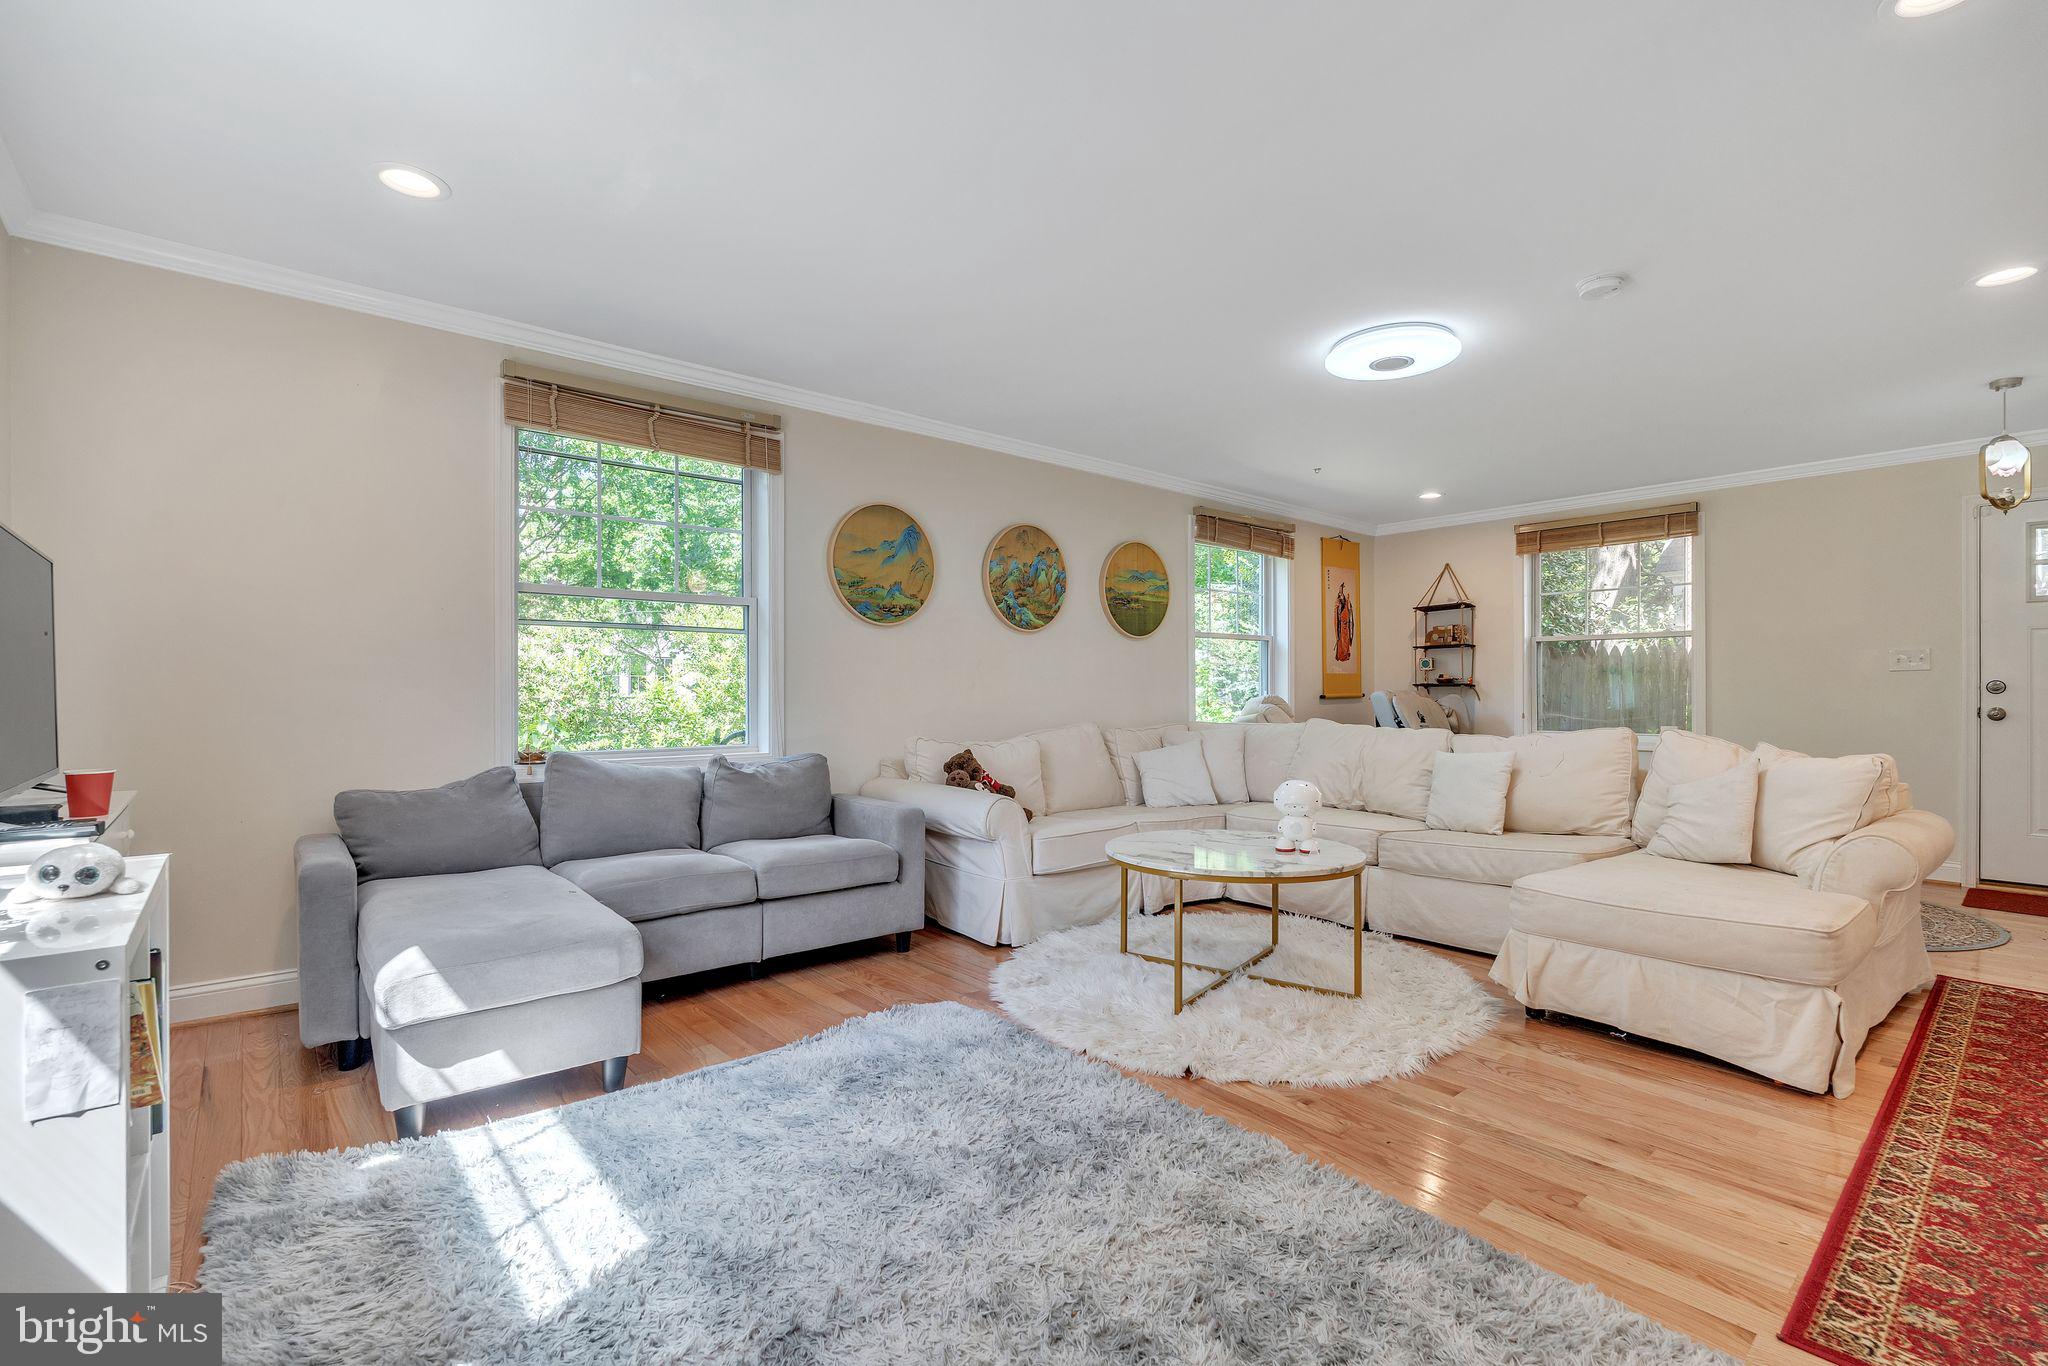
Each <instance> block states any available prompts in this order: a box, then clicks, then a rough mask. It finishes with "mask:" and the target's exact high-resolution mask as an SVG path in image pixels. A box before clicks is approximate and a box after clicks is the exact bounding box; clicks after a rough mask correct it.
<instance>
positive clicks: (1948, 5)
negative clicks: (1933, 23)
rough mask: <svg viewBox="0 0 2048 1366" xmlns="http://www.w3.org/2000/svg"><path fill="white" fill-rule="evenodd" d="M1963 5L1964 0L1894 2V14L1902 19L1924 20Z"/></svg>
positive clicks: (1901, 0)
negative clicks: (1931, 15)
mask: <svg viewBox="0 0 2048 1366" xmlns="http://www.w3.org/2000/svg"><path fill="white" fill-rule="evenodd" d="M1962 3H1963V0H1892V13H1893V14H1896V15H1898V16H1899V17H1900V18H1901V19H1924V18H1926V17H1927V16H1928V15H1930V14H1939V13H1941V12H1942V11H1943V10H1945V9H1954V8H1955V7H1956V6H1957V5H1960V4H1962Z"/></svg>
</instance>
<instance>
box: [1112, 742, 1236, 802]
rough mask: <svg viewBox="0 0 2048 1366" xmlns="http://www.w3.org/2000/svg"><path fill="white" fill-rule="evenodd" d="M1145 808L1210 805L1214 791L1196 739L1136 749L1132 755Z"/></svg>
mask: <svg viewBox="0 0 2048 1366" xmlns="http://www.w3.org/2000/svg"><path fill="white" fill-rule="evenodd" d="M1132 762H1133V763H1135V764H1137V766H1138V785H1139V788H1140V790H1141V791H1142V792H1143V794H1144V797H1145V805H1147V806H1214V805H1215V804H1216V789H1215V787H1214V786H1213V785H1212V784H1211V783H1210V782H1209V765H1208V764H1207V763H1206V762H1204V761H1203V759H1202V744H1201V741H1199V740H1184V741H1182V742H1181V743H1180V744H1177V745H1163V746H1161V747H1160V748H1158V749H1146V750H1140V751H1138V753H1137V754H1135V755H1134V756H1132Z"/></svg>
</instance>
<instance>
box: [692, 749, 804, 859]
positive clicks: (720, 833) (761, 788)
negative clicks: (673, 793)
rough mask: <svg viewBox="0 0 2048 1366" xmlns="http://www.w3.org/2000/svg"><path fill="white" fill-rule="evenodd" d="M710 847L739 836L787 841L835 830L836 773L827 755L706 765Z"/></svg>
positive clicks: (717, 760) (720, 757)
mask: <svg viewBox="0 0 2048 1366" xmlns="http://www.w3.org/2000/svg"><path fill="white" fill-rule="evenodd" d="M703 824H704V847H705V848H706V849H713V848H716V847H717V846H719V845H721V844H731V843H732V842H733V841H734V840H782V839H794V838H795V837H797V836H798V835H829V834H831V833H832V775H831V774H830V772H828V771H827V770H826V767H825V756H824V755H822V754H795V755H791V756H790V757H789V758H787V759H767V760H762V761H760V762H756V763H735V762H733V761H732V760H731V759H728V758H726V757H725V756H724V755H722V754H721V755H718V756H716V757H714V758H713V759H712V760H711V765H710V767H708V768H706V769H705V770H704V818H703Z"/></svg>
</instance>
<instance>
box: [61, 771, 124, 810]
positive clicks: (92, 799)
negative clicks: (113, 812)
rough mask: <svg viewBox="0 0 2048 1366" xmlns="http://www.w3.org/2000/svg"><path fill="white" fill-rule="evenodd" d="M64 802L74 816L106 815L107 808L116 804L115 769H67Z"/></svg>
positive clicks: (65, 772)
mask: <svg viewBox="0 0 2048 1366" xmlns="http://www.w3.org/2000/svg"><path fill="white" fill-rule="evenodd" d="M64 803H65V805H66V806H67V807H68V808H69V809H70V814H71V815H72V817H73V818H83V817H92V816H104V815H106V814H107V808H108V807H110V806H112V805H113V804H114V770H113V769H111V768H80V769H66V770H65V771H64Z"/></svg>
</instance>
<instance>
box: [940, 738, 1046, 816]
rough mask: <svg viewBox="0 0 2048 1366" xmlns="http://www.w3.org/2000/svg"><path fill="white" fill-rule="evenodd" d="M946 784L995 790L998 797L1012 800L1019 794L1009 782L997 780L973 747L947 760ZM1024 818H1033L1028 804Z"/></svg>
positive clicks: (987, 790) (989, 790) (988, 790)
mask: <svg viewBox="0 0 2048 1366" xmlns="http://www.w3.org/2000/svg"><path fill="white" fill-rule="evenodd" d="M946 786H947V787H967V788H979V789H980V790H981V791H983V792H993V793H995V794H996V795H997V796H998V797H1009V798H1011V799H1012V800H1015V798H1016V796H1017V789H1016V788H1014V787H1011V786H1010V785H1009V784H1008V783H999V782H997V781H996V775H995V774H993V773H991V772H989V771H988V770H987V769H985V768H983V767H982V766H981V760H979V759H977V758H975V757H974V751H973V750H971V749H963V750H961V751H960V752H959V753H958V754H956V755H954V756H953V757H952V758H950V759H948V760H946ZM1024 819H1025V820H1027V821H1028V820H1030V819H1031V808H1030V807H1028V806H1027V807H1025V808H1024Z"/></svg>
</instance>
